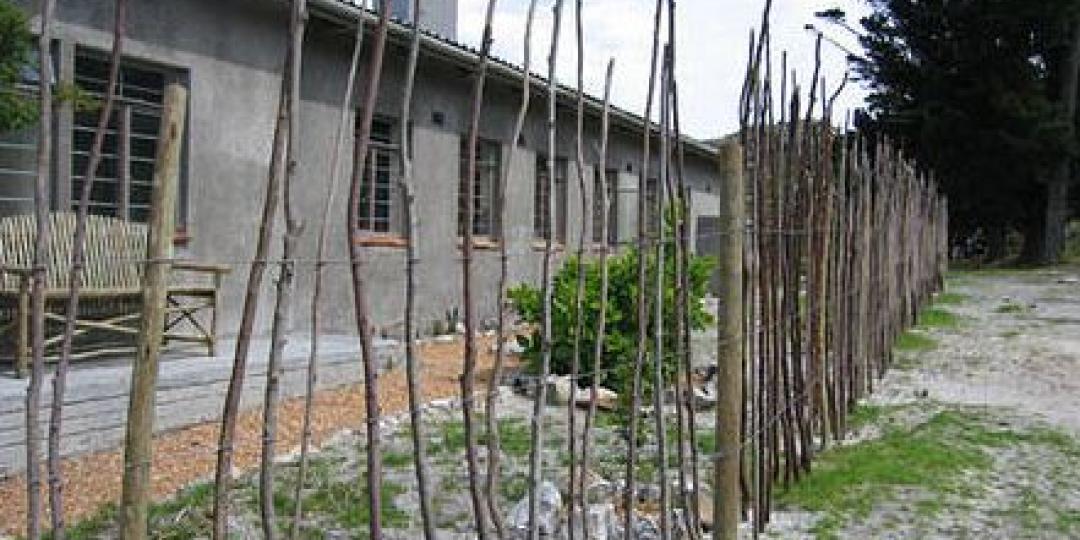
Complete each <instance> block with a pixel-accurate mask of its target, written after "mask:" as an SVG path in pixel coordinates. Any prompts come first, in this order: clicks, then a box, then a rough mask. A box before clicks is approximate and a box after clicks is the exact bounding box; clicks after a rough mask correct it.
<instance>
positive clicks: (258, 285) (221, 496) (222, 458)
mask: <svg viewBox="0 0 1080 540" xmlns="http://www.w3.org/2000/svg"><path fill="white" fill-rule="evenodd" d="M286 65H288V60H286ZM287 93H288V88H287V87H286V81H285V79H284V77H283V78H282V83H281V92H280V94H279V97H278V109H277V119H276V120H275V123H274V138H273V143H272V146H271V150H270V165H269V173H268V176H267V181H266V193H265V194H264V199H263V211H262V218H261V220H260V224H259V235H258V239H257V241H256V242H257V243H256V245H255V254H254V255H255V256H254V258H253V260H252V263H251V270H250V271H249V273H248V283H247V290H246V292H245V293H244V309H243V312H242V313H241V317H240V330H239V332H238V334H237V336H236V350H235V354H234V356H233V368H232V374H231V375H230V378H229V389H228V391H227V392H226V394H225V406H224V410H223V411H222V415H221V430H220V432H219V433H218V455H217V469H216V471H215V473H214V523H213V539H214V540H225V539H226V537H227V533H228V531H227V524H228V513H229V491H230V488H231V486H230V483H231V477H232V463H233V442H234V440H235V436H236V419H237V416H238V414H239V411H240V397H241V396H242V395H243V392H244V378H245V373H246V371H247V360H248V353H249V351H250V348H251V336H252V332H253V331H254V328H255V318H256V312H257V311H258V308H259V295H260V292H261V289H262V283H263V278H264V277H265V274H266V265H267V262H266V261H267V254H268V253H269V251H270V241H271V239H272V237H273V234H274V220H275V216H276V214H277V207H278V201H279V200H280V198H281V183H282V181H283V178H284V176H285V160H286V157H287V156H286V152H287V148H286V147H287V145H288V137H289V133H288V131H289V126H288V118H287V116H286V109H287V104H286V103H287V102H286V99H287Z"/></svg>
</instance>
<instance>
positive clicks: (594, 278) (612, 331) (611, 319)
mask: <svg viewBox="0 0 1080 540" xmlns="http://www.w3.org/2000/svg"><path fill="white" fill-rule="evenodd" d="M673 251H674V246H673V245H669V246H668V247H667V249H665V257H664V259H665V262H664V299H663V303H664V306H663V309H664V315H663V316H664V325H663V336H664V366H665V375H666V376H667V377H670V376H672V374H673V373H674V368H675V365H676V364H675V361H676V359H675V354H674V352H675V343H676V339H677V336H676V335H675V320H676V318H675V299H676V294H677V290H678V288H677V287H676V283H675V257H674V253H673ZM578 266H579V261H578V259H577V258H576V257H569V258H568V259H567V260H566V263H565V264H564V265H563V266H562V268H561V269H559V271H558V272H557V273H556V274H555V276H554V279H553V287H554V288H553V293H552V313H551V327H552V351H551V373H553V374H556V375H565V374H568V373H570V367H571V362H572V360H573V347H574V333H575V331H576V328H577V325H576V317H575V304H574V298H575V294H576V292H577V273H578ZM688 266H689V273H688V277H689V280H688V281H689V283H690V290H689V291H688V292H689V295H688V296H689V300H690V302H689V304H690V305H689V309H690V326H691V328H693V329H695V330H700V329H702V328H704V327H705V325H706V324H709V323H710V322H711V321H712V317H711V315H709V313H708V312H706V311H705V308H704V306H702V303H701V299H702V298H703V297H704V296H705V291H706V287H707V285H708V281H709V275H710V273H711V272H712V268H713V261H712V260H711V259H710V258H708V257H701V256H691V257H690V258H689V265H688ZM584 270H585V289H584V296H583V298H582V311H583V314H582V317H583V322H584V324H583V332H582V336H581V372H582V373H588V372H591V370H592V365H593V349H594V346H595V345H594V344H595V342H596V322H597V319H598V317H599V313H600V261H599V260H598V259H587V260H586V261H585V264H584ZM646 271H647V273H648V276H649V277H648V280H647V283H648V287H647V288H646V291H645V294H646V298H647V300H648V303H649V308H648V314H649V317H648V319H649V321H648V324H649V326H648V328H649V330H648V336H649V339H648V341H647V343H648V346H649V349H650V351H651V349H652V347H653V338H652V336H653V335H654V330H655V321H654V320H653V311H654V308H653V307H652V305H653V300H654V299H655V290H656V289H655V282H656V255H655V253H652V254H650V256H649V257H647V260H646ZM637 273H638V251H637V250H636V249H628V250H626V251H625V252H623V253H622V254H619V255H615V256H612V257H610V258H608V276H609V285H608V306H607V324H606V330H605V336H604V355H603V358H602V359H601V362H600V367H601V374H600V384H601V385H602V386H604V387H607V388H610V389H612V390H615V391H616V392H618V393H619V395H620V396H624V397H628V396H629V394H630V390H631V388H632V384H633V375H634V359H635V357H636V347H637V334H638V319H637V296H638V281H637V280H638V276H637ZM509 298H510V300H511V301H512V302H513V304H514V306H515V308H516V309H517V310H518V312H519V313H520V315H521V317H522V319H523V320H524V321H525V322H526V323H530V324H533V325H534V328H535V330H534V331H533V332H532V333H531V334H529V335H527V336H521V337H519V338H518V340H519V342H520V343H521V345H522V346H523V347H524V349H525V352H524V357H525V359H526V361H527V368H528V369H529V370H530V371H531V372H532V373H539V371H540V323H541V315H542V313H541V308H542V297H541V291H540V289H539V288H537V287H533V286H532V285H529V284H521V285H519V286H517V287H515V288H513V289H512V290H510V292H509ZM650 357H651V352H650ZM646 373H647V374H651V373H652V371H651V370H647V371H646ZM644 379H645V384H646V390H647V389H648V385H649V381H651V379H652V378H651V376H649V377H645V378H644ZM580 384H582V385H586V384H591V379H590V378H588V377H585V378H583V379H582V380H581V382H580Z"/></svg>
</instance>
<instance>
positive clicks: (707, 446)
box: [697, 429, 716, 454]
mask: <svg viewBox="0 0 1080 540" xmlns="http://www.w3.org/2000/svg"><path fill="white" fill-rule="evenodd" d="M697 447H698V453H699V454H714V453H716V430H714V429H702V430H698V432H697Z"/></svg>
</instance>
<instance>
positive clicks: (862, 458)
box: [778, 408, 992, 537]
mask: <svg viewBox="0 0 1080 540" xmlns="http://www.w3.org/2000/svg"><path fill="white" fill-rule="evenodd" d="M882 413H883V411H881V410H875V409H873V408H868V409H866V410H865V411H864V412H863V413H861V414H862V415H863V417H864V419H865V420H869V419H873V418H874V417H880V416H881V414H882ZM962 420H963V419H962V418H961V417H955V416H952V415H949V414H948V413H944V412H943V413H939V414H937V415H935V416H934V417H932V418H931V419H930V420H928V421H927V422H925V423H924V424H921V425H919V426H916V427H914V428H911V429H896V428H894V429H889V430H886V432H885V434H884V435H883V436H882V437H881V438H879V439H875V440H871V441H867V442H864V443H861V444H857V445H851V446H842V447H837V448H833V449H831V450H829V451H827V452H825V453H823V454H821V455H820V457H819V460H818V461H817V463H816V464H815V467H814V470H813V472H812V473H811V474H810V476H809V477H807V478H806V479H805V480H804V481H803V482H800V483H797V484H794V485H792V486H790V487H789V488H787V489H786V490H783V491H781V492H779V493H778V501H779V502H781V503H782V504H785V505H790V506H798V507H802V508H805V509H807V510H811V511H816V512H822V513H823V514H825V515H824V517H823V518H822V519H821V520H819V521H818V523H817V524H815V527H814V529H815V532H816V533H817V534H819V535H820V536H822V537H829V536H831V535H835V532H836V531H837V530H838V529H839V528H840V527H842V526H843V524H844V523H845V522H846V521H847V520H849V519H853V518H859V517H865V516H866V515H868V514H869V513H870V511H871V509H872V508H873V507H874V505H875V504H876V503H878V502H880V501H882V500H884V499H887V498H888V497H890V496H891V494H892V488H895V487H897V486H909V487H919V488H922V489H926V490H927V491H929V492H930V493H932V494H943V493H947V492H950V491H952V490H955V489H957V488H958V487H959V483H960V480H961V476H962V473H964V472H965V471H969V470H984V469H986V468H988V467H989V466H990V465H991V463H992V460H991V458H990V456H989V455H988V454H987V453H986V452H985V451H983V450H982V449H981V448H979V447H978V446H977V445H974V444H970V443H965V442H960V443H954V442H953V441H954V440H955V437H954V436H953V432H955V431H957V430H958V429H959V430H960V431H963V430H964V429H967V428H968V427H969V426H968V425H967V424H964V423H961V424H960V425H958V424H957V423H958V422H962ZM972 429H973V428H972Z"/></svg>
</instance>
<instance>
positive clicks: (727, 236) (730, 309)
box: [713, 144, 746, 540]
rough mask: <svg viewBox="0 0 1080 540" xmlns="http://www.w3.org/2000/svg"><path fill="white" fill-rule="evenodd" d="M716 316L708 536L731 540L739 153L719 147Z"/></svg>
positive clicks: (736, 452) (736, 501) (737, 396)
mask: <svg viewBox="0 0 1080 540" xmlns="http://www.w3.org/2000/svg"><path fill="white" fill-rule="evenodd" d="M719 162H720V163H719V165H720V178H721V182H722V185H721V189H722V190H723V191H721V196H720V200H721V204H723V205H724V207H723V213H722V215H721V224H722V225H721V231H722V235H721V237H720V238H721V242H720V252H719V253H718V254H717V260H718V261H719V264H718V266H719V274H720V291H719V295H720V299H721V302H720V310H721V311H720V313H718V314H717V349H716V360H717V372H716V395H717V403H716V452H717V453H716V466H715V469H714V478H713V508H714V513H715V515H714V525H713V538H716V539H717V540H735V538H737V536H738V528H739V517H740V512H739V510H740V494H739V493H740V492H739V474H740V469H741V455H742V452H741V438H740V435H739V434H740V431H741V425H740V423H741V418H742V408H743V394H742V369H743V345H744V341H743V331H744V330H743V313H742V310H743V242H744V232H743V230H744V228H745V225H746V200H745V199H746V193H745V187H744V185H743V174H742V173H743V158H742V149H741V148H740V147H739V146H738V145H735V144H732V145H728V146H724V147H721V149H720V155H719Z"/></svg>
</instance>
